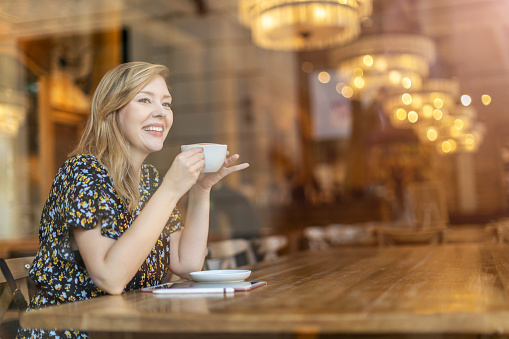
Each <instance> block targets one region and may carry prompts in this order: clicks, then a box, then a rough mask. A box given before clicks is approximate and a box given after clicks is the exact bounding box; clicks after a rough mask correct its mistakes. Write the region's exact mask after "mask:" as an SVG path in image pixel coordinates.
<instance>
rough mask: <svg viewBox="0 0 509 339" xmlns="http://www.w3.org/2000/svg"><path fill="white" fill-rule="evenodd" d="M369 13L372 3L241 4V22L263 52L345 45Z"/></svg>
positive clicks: (261, 0)
mask: <svg viewBox="0 0 509 339" xmlns="http://www.w3.org/2000/svg"><path fill="white" fill-rule="evenodd" d="M371 13H372V0H314V1H313V0H240V2H239V18H240V22H241V23H243V24H244V25H246V26H248V27H250V28H251V34H252V40H253V42H254V43H255V44H256V45H257V46H259V47H262V48H266V49H272V50H282V51H304V50H308V51H309V50H316V49H323V48H328V47H331V46H338V45H341V44H345V43H348V42H350V41H352V40H354V39H355V38H357V37H358V36H359V34H360V23H361V21H362V19H363V18H366V17H368V16H369V15H371Z"/></svg>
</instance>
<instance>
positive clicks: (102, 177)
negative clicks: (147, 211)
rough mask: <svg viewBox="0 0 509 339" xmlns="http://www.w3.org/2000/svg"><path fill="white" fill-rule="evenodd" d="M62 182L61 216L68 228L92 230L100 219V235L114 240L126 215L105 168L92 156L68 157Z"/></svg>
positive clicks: (119, 232) (118, 235)
mask: <svg viewBox="0 0 509 339" xmlns="http://www.w3.org/2000/svg"><path fill="white" fill-rule="evenodd" d="M71 160H72V161H69V165H68V166H67V168H66V169H65V171H66V180H64V182H63V192H62V193H63V196H64V197H65V198H64V199H65V200H66V203H64V206H65V209H64V217H65V219H66V222H67V224H68V225H69V226H70V227H75V228H81V229H92V228H94V227H95V226H96V225H97V224H98V221H99V219H101V220H102V226H101V227H102V234H103V235H105V236H107V237H110V238H113V239H118V238H119V237H120V235H121V233H122V232H121V229H120V227H121V226H122V225H124V223H123V220H122V219H125V218H126V217H127V213H124V212H123V211H124V207H123V204H122V202H121V200H120V198H119V196H118V194H116V191H115V188H114V187H113V184H112V182H111V180H110V178H109V176H108V173H107V171H106V169H105V168H104V167H103V166H102V165H101V164H100V163H99V162H98V161H97V159H96V158H95V157H93V156H76V157H75V158H71Z"/></svg>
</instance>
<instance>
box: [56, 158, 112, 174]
mask: <svg viewBox="0 0 509 339" xmlns="http://www.w3.org/2000/svg"><path fill="white" fill-rule="evenodd" d="M60 175H61V176H65V177H72V178H75V179H78V180H80V179H84V178H91V177H94V178H101V177H104V178H106V177H108V171H107V170H106V169H105V168H104V166H103V165H101V163H100V162H99V160H98V159H97V158H96V157H95V156H94V155H91V154H77V155H73V156H71V157H70V158H69V159H67V160H66V161H65V162H64V164H63V165H62V167H61V168H60Z"/></svg>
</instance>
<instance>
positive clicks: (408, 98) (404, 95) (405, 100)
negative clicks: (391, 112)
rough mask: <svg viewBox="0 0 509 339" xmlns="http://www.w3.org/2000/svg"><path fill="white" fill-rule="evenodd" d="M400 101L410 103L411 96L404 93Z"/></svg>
mask: <svg viewBox="0 0 509 339" xmlns="http://www.w3.org/2000/svg"><path fill="white" fill-rule="evenodd" d="M401 101H402V102H403V103H404V104H405V105H410V104H411V103H412V96H411V95H410V94H409V93H405V94H403V95H402V96H401Z"/></svg>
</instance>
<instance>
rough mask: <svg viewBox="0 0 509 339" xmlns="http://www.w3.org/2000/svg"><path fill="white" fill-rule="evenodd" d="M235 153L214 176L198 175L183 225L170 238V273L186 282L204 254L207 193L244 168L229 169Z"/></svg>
mask: <svg viewBox="0 0 509 339" xmlns="http://www.w3.org/2000/svg"><path fill="white" fill-rule="evenodd" d="M238 158H239V156H238V155H237V154H235V155H233V156H232V157H230V158H228V159H226V160H225V162H224V164H223V167H222V168H221V169H220V170H219V171H218V172H216V173H210V174H202V175H201V176H200V179H199V180H198V182H197V183H196V184H195V185H194V186H193V188H191V190H190V191H189V199H188V207H187V214H186V219H185V221H186V226H185V227H184V228H183V229H182V230H181V231H178V232H175V233H178V234H175V233H173V234H172V235H171V237H170V270H171V271H172V272H173V273H175V274H177V275H178V276H180V277H183V278H187V279H189V278H190V276H189V273H190V272H193V271H199V270H201V269H202V267H203V263H204V261H205V255H206V252H207V240H208V232H209V215H210V190H211V188H212V186H213V185H214V184H216V183H217V182H218V181H219V180H221V179H222V178H224V177H225V176H227V175H228V174H231V173H233V172H236V171H239V170H242V169H244V168H247V167H248V166H249V165H248V164H240V165H236V166H231V167H229V166H230V165H231V164H232V163H234V162H235V161H237V160H238Z"/></svg>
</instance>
